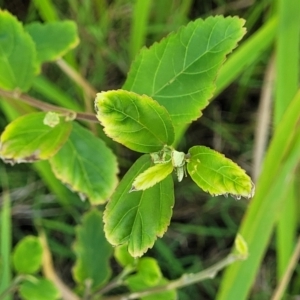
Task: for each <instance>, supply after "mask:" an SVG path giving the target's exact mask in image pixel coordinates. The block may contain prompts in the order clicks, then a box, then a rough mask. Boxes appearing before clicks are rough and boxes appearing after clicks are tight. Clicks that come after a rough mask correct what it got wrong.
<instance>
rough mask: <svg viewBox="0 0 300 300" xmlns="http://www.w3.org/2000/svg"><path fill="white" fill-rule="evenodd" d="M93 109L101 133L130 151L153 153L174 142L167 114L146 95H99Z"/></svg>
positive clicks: (130, 93) (123, 93) (116, 92)
mask: <svg viewBox="0 0 300 300" xmlns="http://www.w3.org/2000/svg"><path fill="white" fill-rule="evenodd" d="M95 109H96V112H97V118H98V119H99V121H100V122H101V124H102V125H103V126H104V131H105V133H106V134H107V135H108V136H109V137H110V138H112V139H113V140H115V141H117V142H118V143H121V144H123V145H124V146H126V147H128V148H130V149H132V150H134V151H137V152H142V153H150V152H155V151H159V150H161V149H162V148H163V146H164V145H171V144H172V143H173V141H174V128H173V125H172V122H171V118H170V116H169V114H168V112H167V110H166V109H165V108H164V107H163V106H161V105H159V104H158V103H157V102H156V101H154V100H153V99H151V98H150V97H148V96H146V95H143V96H141V95H138V94H135V93H132V92H128V91H124V90H117V91H108V92H102V93H99V94H97V98H96V100H95Z"/></svg>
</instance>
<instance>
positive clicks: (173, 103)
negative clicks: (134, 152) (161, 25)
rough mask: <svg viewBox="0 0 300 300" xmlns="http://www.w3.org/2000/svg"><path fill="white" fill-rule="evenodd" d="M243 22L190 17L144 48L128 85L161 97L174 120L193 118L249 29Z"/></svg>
mask: <svg viewBox="0 0 300 300" xmlns="http://www.w3.org/2000/svg"><path fill="white" fill-rule="evenodd" d="M244 23H245V21H244V20H243V19H239V18H237V17H227V18H224V17H223V16H216V17H209V18H207V19H206V20H201V19H198V20H196V21H194V22H190V23H189V24H188V25H187V26H185V27H182V28H181V29H180V30H179V31H178V32H177V33H173V34H170V35H169V36H168V37H167V38H165V39H163V40H162V41H161V42H160V43H156V44H154V45H153V46H151V47H150V48H149V49H146V48H144V49H143V50H142V51H141V52H140V54H139V56H138V57H137V59H136V60H135V61H134V63H133V64H132V66H131V69H130V72H129V75H128V77H127V80H126V82H125V84H124V86H123V88H124V89H125V90H129V91H133V92H135V93H138V94H141V95H142V94H146V95H148V96H150V97H152V98H153V99H155V100H157V101H158V102H159V103H160V104H161V105H163V106H164V107H166V108H167V110H168V112H169V114H170V115H171V118H172V121H173V123H174V125H177V124H180V123H190V122H191V121H193V120H195V119H197V118H199V117H200V116H201V111H202V110H203V109H204V108H205V107H206V106H207V105H208V100H209V99H210V98H211V97H212V95H213V91H214V89H215V79H216V76H217V73H218V70H219V69H220V67H221V65H222V64H223V62H224V60H225V58H226V55H227V54H228V53H230V52H231V51H232V50H233V49H234V48H235V47H236V46H237V42H238V41H239V40H240V39H241V38H242V37H243V35H244V34H245V28H243V25H244Z"/></svg>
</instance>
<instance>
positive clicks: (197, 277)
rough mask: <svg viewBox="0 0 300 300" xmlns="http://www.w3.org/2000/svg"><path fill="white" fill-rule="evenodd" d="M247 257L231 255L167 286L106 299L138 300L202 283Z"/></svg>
mask: <svg viewBox="0 0 300 300" xmlns="http://www.w3.org/2000/svg"><path fill="white" fill-rule="evenodd" d="M244 259H245V256H243V255H235V254H229V255H228V256H227V257H225V258H224V259H222V260H221V261H219V262H217V263H216V264H214V265H212V266H211V267H210V268H208V269H206V270H204V271H201V272H198V273H195V274H184V275H182V276H181V277H180V278H179V279H176V280H173V281H169V282H168V283H167V284H165V285H162V286H157V287H154V288H149V289H147V290H144V291H139V292H134V293H128V294H123V295H117V296H112V297H106V298H104V299H105V300H132V299H138V298H141V297H145V296H149V295H153V294H157V293H161V292H165V291H170V290H174V289H178V288H182V287H184V286H187V285H191V284H194V283H197V282H200V281H203V280H205V279H211V278H214V277H215V276H216V275H217V273H218V272H219V271H220V270H222V269H224V268H225V267H227V266H228V265H231V264H232V263H234V262H236V261H239V260H244Z"/></svg>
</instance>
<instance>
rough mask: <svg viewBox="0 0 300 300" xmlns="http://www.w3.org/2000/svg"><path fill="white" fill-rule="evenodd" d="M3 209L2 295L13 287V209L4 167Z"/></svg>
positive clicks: (0, 217) (7, 299)
mask: <svg viewBox="0 0 300 300" xmlns="http://www.w3.org/2000/svg"><path fill="white" fill-rule="evenodd" d="M1 169H2V170H1V171H2V172H1V173H2V174H1V179H2V188H3V193H2V201H1V202H2V207H1V214H0V245H1V246H0V258H1V265H0V295H1V294H2V293H3V292H4V291H5V290H7V288H9V287H10V285H11V264H10V261H11V242H12V241H11V237H12V232H11V217H10V216H11V208H10V197H9V192H8V182H7V177H6V172H5V169H4V168H3V167H2V168H1ZM10 299H11V296H6V297H5V298H4V299H3V300H10Z"/></svg>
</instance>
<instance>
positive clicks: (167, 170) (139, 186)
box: [131, 161, 173, 191]
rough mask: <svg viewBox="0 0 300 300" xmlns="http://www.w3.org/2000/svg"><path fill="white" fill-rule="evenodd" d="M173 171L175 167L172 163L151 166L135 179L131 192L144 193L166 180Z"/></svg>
mask: <svg viewBox="0 0 300 300" xmlns="http://www.w3.org/2000/svg"><path fill="white" fill-rule="evenodd" d="M172 171H173V165H172V162H171V161H170V162H167V163H164V164H156V165H154V166H151V167H150V168H148V169H147V170H146V171H144V172H143V173H141V174H140V175H138V176H137V177H136V178H135V180H134V182H133V184H132V188H131V191H140V190H143V191H144V190H146V189H148V188H150V187H152V186H154V185H155V184H157V183H158V182H160V181H162V180H164V179H165V178H166V177H167V176H168V175H169V174H171V173H172Z"/></svg>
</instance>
